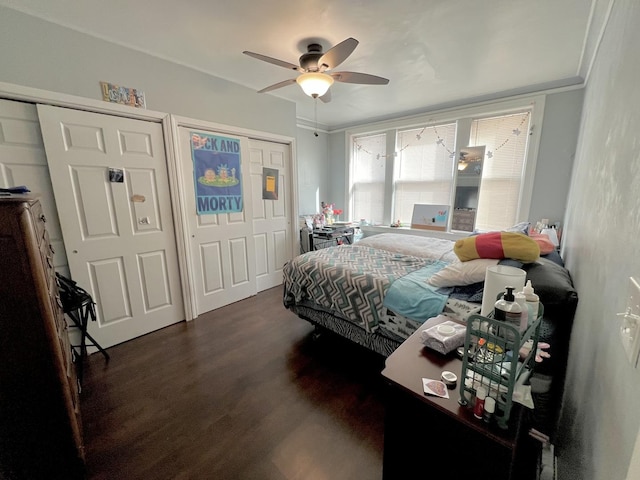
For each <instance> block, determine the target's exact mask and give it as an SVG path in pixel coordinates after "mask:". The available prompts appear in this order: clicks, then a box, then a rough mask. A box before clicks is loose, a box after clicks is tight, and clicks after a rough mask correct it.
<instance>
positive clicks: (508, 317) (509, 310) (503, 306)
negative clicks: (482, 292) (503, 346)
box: [494, 287, 522, 341]
mask: <svg viewBox="0 0 640 480" xmlns="http://www.w3.org/2000/svg"><path fill="white" fill-rule="evenodd" d="M505 290H506V293H505V294H504V296H503V297H502V298H501V299H500V300H498V301H497V302H496V303H495V308H494V312H495V313H494V318H495V319H496V320H500V321H503V322H505V323H510V324H511V325H513V326H515V327H516V328H517V329H518V331H520V320H521V319H522V308H521V307H520V305H518V304H517V303H516V302H515V297H514V295H513V290H514V287H505ZM498 335H499V336H502V337H505V338H507V340H510V341H511V340H513V338H511V337H512V335H511V334H510V332H509V331H508V330H506V329H499V330H498Z"/></svg>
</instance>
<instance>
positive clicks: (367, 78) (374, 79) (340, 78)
mask: <svg viewBox="0 0 640 480" xmlns="http://www.w3.org/2000/svg"><path fill="white" fill-rule="evenodd" d="M330 75H331V76H332V77H333V79H334V80H335V81H336V82H342V83H360V84H362V85H386V84H388V83H389V79H388V78H383V77H378V76H376V75H369V74H368V73H358V72H333V73H331V74H330Z"/></svg>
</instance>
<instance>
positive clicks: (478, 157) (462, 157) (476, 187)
mask: <svg viewBox="0 0 640 480" xmlns="http://www.w3.org/2000/svg"><path fill="white" fill-rule="evenodd" d="M484 152H485V147H484V146H481V147H465V148H462V149H460V154H459V155H458V165H457V170H456V195H455V200H454V204H453V212H452V215H451V230H460V231H463V232H473V229H474V228H475V225H476V212H477V211H478V199H479V197H480V183H481V181H482V168H483V166H484Z"/></svg>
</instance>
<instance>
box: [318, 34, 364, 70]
mask: <svg viewBox="0 0 640 480" xmlns="http://www.w3.org/2000/svg"><path fill="white" fill-rule="evenodd" d="M358 43H360V42H358V40H356V39H355V38H351V37H349V38H347V39H346V40H344V41H342V42H340V43H339V44H337V45H336V46H335V47H333V48H331V49H330V50H329V51H328V52H327V53H325V54H324V55H323V56H321V57H320V59H319V60H318V67H320V68H321V67H322V66H324V69H325V70H331V69H332V68H336V67H337V66H338V65H340V64H341V63H342V62H344V61H345V60H346V59H347V57H348V56H349V55H351V54H352V53H353V51H354V50H355V49H356V47H357V46H358Z"/></svg>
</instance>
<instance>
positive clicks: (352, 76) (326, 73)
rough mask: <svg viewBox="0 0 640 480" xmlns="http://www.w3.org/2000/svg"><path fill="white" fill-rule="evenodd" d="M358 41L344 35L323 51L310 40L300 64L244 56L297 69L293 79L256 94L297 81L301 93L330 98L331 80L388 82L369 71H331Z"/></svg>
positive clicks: (350, 52) (378, 83)
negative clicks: (336, 42) (370, 73)
mask: <svg viewBox="0 0 640 480" xmlns="http://www.w3.org/2000/svg"><path fill="white" fill-rule="evenodd" d="M358 43H359V42H358V40H356V39H355V38H347V39H346V40H344V41H342V42H340V43H339V44H337V45H335V46H334V47H332V48H331V49H329V50H328V51H327V52H323V51H322V45H320V44H318V43H311V44H309V45H308V46H307V52H306V53H303V54H302V55H301V56H300V58H299V60H298V62H299V65H296V64H294V63H289V62H286V61H283V60H278V59H277V58H272V57H267V56H266V55H261V54H259V53H254V52H249V51H244V52H242V53H244V54H245V55H249V56H250V57H253V58H257V59H258V60H262V61H264V62H267V63H272V64H273V65H278V66H279V67H284V68H288V69H290V70H295V71H297V72H300V73H301V75H298V77H296V78H291V79H289V80H285V81H283V82H278V83H276V84H274V85H270V86H268V87H265V88H263V89H262V90H259V91H258V93H264V92H270V91H271V90H275V89H277V88H282V87H286V86H287V85H291V84H294V83H297V84H298V85H300V87H301V88H302V90H303V91H304V93H306V94H307V95H309V96H310V97H313V98H320V100H322V101H323V102H328V101H330V100H331V92H329V87H330V86H331V85H332V84H333V82H334V81H337V82H343V83H358V84H363V85H386V84H388V83H389V80H388V79H387V78H382V77H378V76H376V75H369V74H368V73H358V72H330V70H333V69H334V68H335V67H337V66H338V65H340V64H341V63H342V62H344V61H345V60H346V59H347V57H348V56H349V55H351V54H352V53H353V51H354V50H355V48H356V47H357V46H358Z"/></svg>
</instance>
